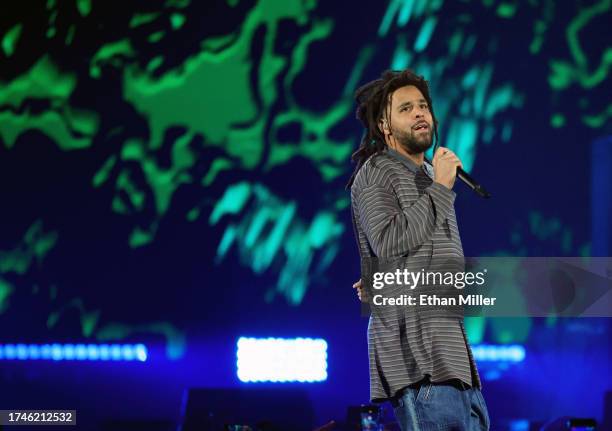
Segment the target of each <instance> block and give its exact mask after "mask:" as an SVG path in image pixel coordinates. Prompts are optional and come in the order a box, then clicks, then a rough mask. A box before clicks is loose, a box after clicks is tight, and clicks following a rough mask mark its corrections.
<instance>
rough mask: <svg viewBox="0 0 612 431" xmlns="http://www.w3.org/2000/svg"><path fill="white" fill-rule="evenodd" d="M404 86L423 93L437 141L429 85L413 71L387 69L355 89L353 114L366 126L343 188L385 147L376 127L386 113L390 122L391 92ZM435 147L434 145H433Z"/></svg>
mask: <svg viewBox="0 0 612 431" xmlns="http://www.w3.org/2000/svg"><path fill="white" fill-rule="evenodd" d="M406 85H414V86H415V87H416V88H418V89H419V91H420V92H421V93H422V94H423V97H424V98H425V100H426V101H427V104H428V105H429V111H430V113H431V117H432V119H433V131H434V137H435V142H436V146H437V142H438V121H437V120H436V116H435V115H434V111H433V106H432V103H431V96H430V95H429V86H428V83H427V81H426V80H425V78H424V77H423V76H419V75H417V74H415V73H414V72H413V71H412V70H410V69H406V70H401V71H397V70H386V71H384V72H383V73H382V75H381V77H380V78H379V79H376V80H374V81H370V82H368V83H367V84H365V85H363V86H361V87H359V88H358V89H357V91H355V101H356V102H357V111H356V112H355V116H356V117H357V119H358V120H360V121H361V124H363V126H364V127H365V129H366V130H365V132H364V135H363V137H362V138H361V144H360V146H359V148H358V149H357V151H355V152H354V153H353V154H352V156H351V160H352V161H353V162H356V163H357V166H356V167H355V170H354V171H353V174H352V175H351V178H350V179H349V182H348V184H347V185H346V188H347V189H348V188H350V187H351V185H352V184H353V181H355V176H356V175H357V172H359V169H361V167H362V166H363V164H364V163H365V161H366V160H367V159H368V158H369V157H370V156H372V155H373V154H380V153H381V152H382V151H383V150H384V149H385V147H386V146H387V144H386V142H385V136H384V134H383V133H382V132H381V130H380V128H379V124H380V120H381V119H382V118H383V116H385V119H386V120H387V124H388V125H389V127H390V125H391V98H392V97H393V92H394V91H395V90H397V89H398V88H401V87H404V86H406ZM434 150H435V147H434Z"/></svg>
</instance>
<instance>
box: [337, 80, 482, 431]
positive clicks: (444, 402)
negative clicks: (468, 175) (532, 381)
mask: <svg viewBox="0 0 612 431" xmlns="http://www.w3.org/2000/svg"><path fill="white" fill-rule="evenodd" d="M355 99H356V101H357V104H358V108H357V118H358V119H359V120H361V122H362V124H363V125H364V127H365V128H366V131H365V134H364V138H363V140H362V143H361V145H360V147H359V149H358V150H357V151H356V152H355V153H354V154H353V160H354V161H356V162H357V167H356V169H355V172H354V173H353V175H352V177H351V179H350V181H349V185H348V186H349V187H350V188H351V211H352V217H353V225H354V229H355V235H356V238H357V243H358V246H359V253H360V256H361V259H362V268H363V262H364V260H365V259H370V258H376V259H394V258H400V259H405V260H406V261H410V260H411V259H415V260H416V259H419V258H425V259H429V262H433V258H444V259H446V258H463V248H462V246H461V239H460V237H459V230H458V227H457V221H456V217H455V211H454V208H453V203H454V199H455V193H454V192H453V191H452V188H453V185H454V183H455V178H456V170H457V167H460V166H461V161H460V160H459V158H458V157H457V155H455V154H454V153H453V152H452V151H451V150H449V149H446V148H438V149H437V150H436V151H435V153H434V157H433V160H432V164H433V167H432V166H431V165H429V164H428V163H427V162H426V161H425V158H424V153H425V151H426V150H428V149H429V148H430V147H431V146H432V144H433V139H434V137H435V138H436V140H437V125H438V124H437V120H436V118H435V115H434V112H433V108H432V102H431V97H430V95H429V88H428V85H427V81H425V80H424V78H423V77H421V76H417V75H415V74H414V73H413V72H412V71H410V70H404V71H400V72H396V71H386V72H384V73H383V74H382V76H381V78H380V79H377V80H375V81H372V82H369V83H368V84H366V85H364V86H362V87H361V88H359V89H358V90H357V92H356V93H355ZM362 277H363V274H362ZM353 287H355V288H356V289H357V292H358V295H359V298H360V300H362V301H366V300H367V299H366V298H365V295H366V292H365V291H364V286H363V285H362V280H360V281H359V282H357V283H355V285H354V286H353ZM396 317H397V318H396V319H395V318H394V319H391V320H387V321H384V319H382V318H380V316H378V315H376V314H375V313H372V314H371V315H370V321H369V325H368V352H369V357H370V398H371V400H372V402H383V401H386V400H389V401H391V403H392V405H393V406H394V411H395V415H396V418H397V420H398V422H399V425H400V427H401V429H402V430H403V431H407V430H410V431H421V430H439V429H444V430H488V429H489V417H488V412H487V407H486V404H485V401H484V399H483V397H482V394H481V392H480V388H481V383H480V378H479V375H478V370H477V368H476V364H475V362H474V359H473V356H472V353H471V350H470V347H469V344H468V342H467V338H466V335H465V329H464V326H463V318H462V317H453V316H419V315H416V314H415V313H413V312H412V311H411V310H410V309H409V308H406V307H405V308H404V309H403V310H402V312H400V313H399V314H397V316H396ZM389 322H393V323H392V324H390V323H389Z"/></svg>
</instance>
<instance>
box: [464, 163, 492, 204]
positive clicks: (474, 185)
mask: <svg viewBox="0 0 612 431" xmlns="http://www.w3.org/2000/svg"><path fill="white" fill-rule="evenodd" d="M457 178H459V179H460V180H461V181H463V182H464V183H466V184H467V185H468V186H469V187H470V188H471V189H472V190H474V191H475V192H476V193H478V195H479V196H480V197H482V198H485V199H489V198H490V197H491V193H489V192H488V191H486V190H485V189H484V187H482V186H481V185H480V184H478V183H477V182H476V180H475V179H474V178H472V177H471V176H470V175H469V174H468V173H467V172H465V171H464V170H463V169H461V168H460V167H457Z"/></svg>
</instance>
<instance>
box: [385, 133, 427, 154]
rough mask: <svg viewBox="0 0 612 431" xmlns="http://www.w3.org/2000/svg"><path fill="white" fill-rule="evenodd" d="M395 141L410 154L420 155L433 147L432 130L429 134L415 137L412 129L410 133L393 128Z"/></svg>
mask: <svg viewBox="0 0 612 431" xmlns="http://www.w3.org/2000/svg"><path fill="white" fill-rule="evenodd" d="M391 131H392V132H393V136H394V137H395V140H396V141H397V142H398V143H399V144H400V145H401V146H402V148H403V149H404V150H406V152H407V153H408V154H420V153H424V152H425V151H427V150H429V149H430V148H431V146H432V145H433V135H432V133H431V129H430V130H429V131H428V132H427V133H421V134H419V135H415V133H414V132H413V130H412V129H410V131H409V132H406V131H404V130H399V129H395V128H393V129H392V130H391Z"/></svg>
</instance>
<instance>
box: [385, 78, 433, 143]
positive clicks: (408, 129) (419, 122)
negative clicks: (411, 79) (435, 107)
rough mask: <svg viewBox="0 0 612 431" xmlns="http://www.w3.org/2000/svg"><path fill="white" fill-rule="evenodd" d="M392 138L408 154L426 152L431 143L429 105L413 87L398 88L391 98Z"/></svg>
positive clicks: (431, 123)
mask: <svg viewBox="0 0 612 431" xmlns="http://www.w3.org/2000/svg"><path fill="white" fill-rule="evenodd" d="M390 117H391V125H390V130H391V133H392V136H391V137H392V138H395V140H396V141H397V142H398V144H399V145H401V146H402V147H403V148H404V149H405V150H406V151H407V152H408V153H409V154H419V153H422V152H425V151H427V150H428V149H429V148H430V147H431V145H432V143H433V131H432V128H433V119H432V117H431V112H430V110H429V105H428V104H427V101H426V100H425V97H423V94H422V93H421V91H420V90H419V89H418V88H416V87H415V86H414V85H407V86H405V87H401V88H398V89H397V90H395V92H393V95H392V97H391V115H390Z"/></svg>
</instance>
